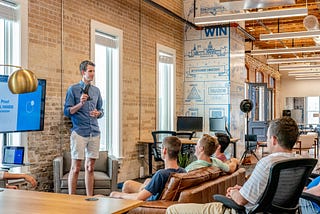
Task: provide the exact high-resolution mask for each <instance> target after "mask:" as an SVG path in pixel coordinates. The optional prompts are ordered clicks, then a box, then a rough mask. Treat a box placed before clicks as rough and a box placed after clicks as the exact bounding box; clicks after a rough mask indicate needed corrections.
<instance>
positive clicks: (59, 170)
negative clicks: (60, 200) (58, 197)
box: [53, 156, 63, 192]
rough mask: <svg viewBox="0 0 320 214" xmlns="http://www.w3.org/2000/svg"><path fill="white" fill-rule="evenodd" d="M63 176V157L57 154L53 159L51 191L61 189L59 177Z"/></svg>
mask: <svg viewBox="0 0 320 214" xmlns="http://www.w3.org/2000/svg"><path fill="white" fill-rule="evenodd" d="M62 177H63V157H62V156H58V157H56V158H55V159H53V191H54V192H60V191H61V188H60V187H61V179H62Z"/></svg>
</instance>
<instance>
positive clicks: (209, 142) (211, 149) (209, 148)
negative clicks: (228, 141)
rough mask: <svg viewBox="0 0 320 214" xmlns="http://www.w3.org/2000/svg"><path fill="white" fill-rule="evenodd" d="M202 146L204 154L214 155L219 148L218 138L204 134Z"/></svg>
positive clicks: (201, 141)
mask: <svg viewBox="0 0 320 214" xmlns="http://www.w3.org/2000/svg"><path fill="white" fill-rule="evenodd" d="M199 143H200V145H201V146H203V148H204V149H203V150H204V154H205V155H207V156H211V155H213V153H215V151H216V150H217V148H218V145H219V143H218V140H217V138H216V137H212V136H211V135H208V134H203V135H202V137H201V138H200V140H199Z"/></svg>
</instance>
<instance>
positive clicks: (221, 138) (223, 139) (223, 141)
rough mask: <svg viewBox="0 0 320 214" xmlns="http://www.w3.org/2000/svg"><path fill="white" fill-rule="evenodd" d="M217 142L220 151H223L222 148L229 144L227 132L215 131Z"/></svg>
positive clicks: (224, 148)
mask: <svg viewBox="0 0 320 214" xmlns="http://www.w3.org/2000/svg"><path fill="white" fill-rule="evenodd" d="M215 135H216V137H217V139H218V142H219V144H220V146H221V147H220V152H224V150H226V148H227V147H228V146H229V144H230V138H229V136H228V135H227V134H225V133H215Z"/></svg>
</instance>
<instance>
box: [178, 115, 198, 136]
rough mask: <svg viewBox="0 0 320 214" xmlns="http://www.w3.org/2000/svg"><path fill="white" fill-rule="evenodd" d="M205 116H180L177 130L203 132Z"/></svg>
mask: <svg viewBox="0 0 320 214" xmlns="http://www.w3.org/2000/svg"><path fill="white" fill-rule="evenodd" d="M202 130H203V117H191V116H178V117H177V131H195V132H202Z"/></svg>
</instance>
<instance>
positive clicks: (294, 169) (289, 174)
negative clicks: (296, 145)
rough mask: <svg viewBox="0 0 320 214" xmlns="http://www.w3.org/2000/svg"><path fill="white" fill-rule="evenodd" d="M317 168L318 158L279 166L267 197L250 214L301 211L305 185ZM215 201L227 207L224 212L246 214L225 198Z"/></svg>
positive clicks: (273, 172)
mask: <svg viewBox="0 0 320 214" xmlns="http://www.w3.org/2000/svg"><path fill="white" fill-rule="evenodd" d="M316 164H317V159H314V158H288V159H285V160H281V161H277V162H275V163H274V164H273V165H272V167H271V168H270V173H269V179H268V183H267V186H266V189H265V191H264V193H263V194H262V195H261V196H260V198H259V199H258V201H257V203H256V204H255V206H254V207H253V208H252V209H251V210H249V211H248V210H247V213H259V212H262V213H287V214H291V213H292V214H295V213H296V211H298V212H300V210H299V198H300V196H301V194H302V191H303V188H304V187H305V184H306V182H307V180H308V178H309V176H310V174H311V172H312V170H313V168H314V167H315V165H316ZM213 198H214V200H215V201H218V202H221V203H223V206H224V211H225V210H226V209H234V210H236V211H237V213H240V214H242V213H243V214H244V213H246V209H245V207H244V206H239V205H238V204H237V203H235V202H234V201H233V200H232V199H230V198H227V197H226V196H224V195H214V196H213Z"/></svg>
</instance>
